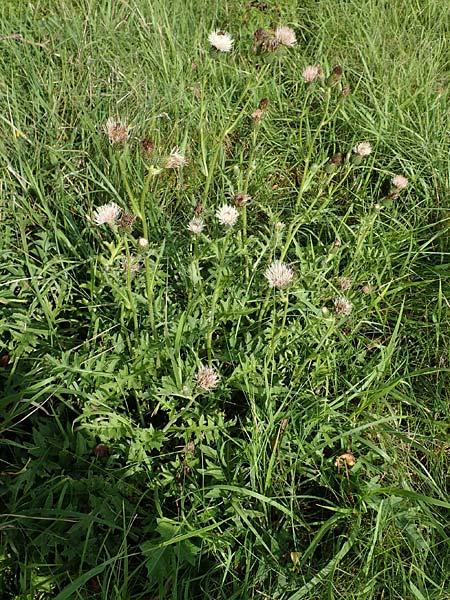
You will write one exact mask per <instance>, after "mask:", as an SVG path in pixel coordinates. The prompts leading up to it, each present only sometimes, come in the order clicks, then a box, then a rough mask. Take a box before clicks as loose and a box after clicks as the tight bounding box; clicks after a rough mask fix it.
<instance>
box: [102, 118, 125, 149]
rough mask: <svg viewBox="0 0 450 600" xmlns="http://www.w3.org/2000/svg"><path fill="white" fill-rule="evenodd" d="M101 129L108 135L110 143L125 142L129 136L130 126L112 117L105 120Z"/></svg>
mask: <svg viewBox="0 0 450 600" xmlns="http://www.w3.org/2000/svg"><path fill="white" fill-rule="evenodd" d="M103 131H104V132H105V134H106V135H107V136H108V138H109V141H110V142H111V144H125V142H127V141H128V138H129V137H130V128H129V127H128V125H127V124H126V123H124V122H123V121H116V120H115V119H113V118H112V117H109V119H108V120H107V121H106V123H105V125H104V126H103Z"/></svg>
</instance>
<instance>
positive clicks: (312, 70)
mask: <svg viewBox="0 0 450 600" xmlns="http://www.w3.org/2000/svg"><path fill="white" fill-rule="evenodd" d="M302 75H303V81H304V82H305V83H314V82H315V81H316V80H317V79H318V78H319V77H322V75H323V71H322V67H321V66H320V65H308V66H307V67H306V69H304V71H303V73H302Z"/></svg>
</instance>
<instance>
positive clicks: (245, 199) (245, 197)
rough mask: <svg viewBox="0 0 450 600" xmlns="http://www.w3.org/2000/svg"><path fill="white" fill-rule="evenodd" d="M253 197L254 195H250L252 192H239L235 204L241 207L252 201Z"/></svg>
mask: <svg viewBox="0 0 450 600" xmlns="http://www.w3.org/2000/svg"><path fill="white" fill-rule="evenodd" d="M251 199H252V197H251V196H250V194H245V193H244V192H239V193H238V194H236V196H235V197H234V204H235V206H239V207H241V206H246V205H247V204H248V203H249V202H250V200H251Z"/></svg>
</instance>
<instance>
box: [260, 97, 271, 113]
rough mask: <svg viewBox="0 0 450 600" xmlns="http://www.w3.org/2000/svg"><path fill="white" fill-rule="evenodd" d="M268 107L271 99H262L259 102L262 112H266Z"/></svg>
mask: <svg viewBox="0 0 450 600" xmlns="http://www.w3.org/2000/svg"><path fill="white" fill-rule="evenodd" d="M268 106H269V98H262V99H261V100H260V101H259V108H260V109H261V110H266V109H267V107H268Z"/></svg>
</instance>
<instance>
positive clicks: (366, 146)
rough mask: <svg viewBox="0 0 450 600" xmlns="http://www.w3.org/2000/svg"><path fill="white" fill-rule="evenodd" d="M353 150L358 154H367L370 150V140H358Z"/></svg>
mask: <svg viewBox="0 0 450 600" xmlns="http://www.w3.org/2000/svg"><path fill="white" fill-rule="evenodd" d="M353 152H354V153H355V154H357V155H358V156H369V154H370V153H371V152H372V144H371V143H370V142H360V143H359V144H356V146H355V147H354V148H353Z"/></svg>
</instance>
